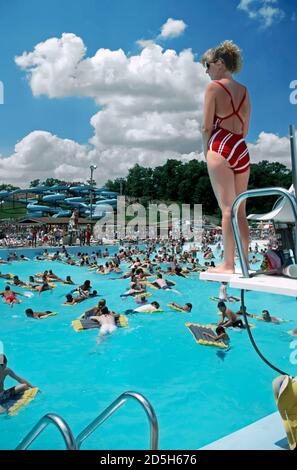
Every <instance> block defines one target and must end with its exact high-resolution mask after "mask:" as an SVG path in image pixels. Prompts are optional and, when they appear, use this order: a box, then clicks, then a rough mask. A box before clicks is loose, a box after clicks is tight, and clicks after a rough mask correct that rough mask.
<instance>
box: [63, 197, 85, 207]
mask: <svg viewBox="0 0 297 470" xmlns="http://www.w3.org/2000/svg"><path fill="white" fill-rule="evenodd" d="M85 202H86V199H85V198H84V197H81V196H78V197H66V198H65V199H64V201H63V203H64V204H69V205H70V206H76V205H78V206H80V205H81V204H82V203H85Z"/></svg>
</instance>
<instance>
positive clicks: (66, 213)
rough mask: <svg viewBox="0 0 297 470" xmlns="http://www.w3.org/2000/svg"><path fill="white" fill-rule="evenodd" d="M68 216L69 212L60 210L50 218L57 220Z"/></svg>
mask: <svg viewBox="0 0 297 470" xmlns="http://www.w3.org/2000/svg"><path fill="white" fill-rule="evenodd" d="M70 215H71V211H66V210H65V211H64V210H60V211H59V212H57V214H54V215H53V216H52V217H53V219H57V218H58V217H70Z"/></svg>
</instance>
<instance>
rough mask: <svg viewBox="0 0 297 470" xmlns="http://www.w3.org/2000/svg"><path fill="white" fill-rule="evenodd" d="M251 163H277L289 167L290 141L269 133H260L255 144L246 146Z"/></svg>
mask: <svg viewBox="0 0 297 470" xmlns="http://www.w3.org/2000/svg"><path fill="white" fill-rule="evenodd" d="M248 147H249V151H250V155H251V160H252V163H259V162H260V161H262V160H268V161H269V162H278V163H282V164H283V165H286V166H288V167H291V153H290V141H289V138H288V137H279V136H278V135H276V134H273V133H269V132H261V133H260V134H259V136H258V139H257V140H256V142H255V143H249V144H248Z"/></svg>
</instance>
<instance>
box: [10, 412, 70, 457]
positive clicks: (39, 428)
mask: <svg viewBox="0 0 297 470" xmlns="http://www.w3.org/2000/svg"><path fill="white" fill-rule="evenodd" d="M49 424H54V425H55V426H56V427H57V428H58V430H59V432H60V433H61V434H62V437H63V439H64V442H65V447H66V449H68V450H76V449H77V446H76V441H75V438H74V436H73V434H72V431H71V429H70V427H69V426H68V424H67V423H66V421H65V420H64V419H63V418H61V416H58V415H56V414H54V413H48V414H46V415H45V416H43V418H41V419H40V420H39V421H38V423H37V424H36V425H35V426H34V428H32V429H31V431H30V432H29V433H28V434H27V436H26V437H24V439H23V440H22V441H21V442H20V444H19V445H18V446H17V448H16V450H26V449H28V447H29V446H30V445H31V444H32V443H33V442H34V441H35V439H37V437H38V436H39V435H40V434H41V433H42V432H43V431H44V430H45V428H47V426H48V425H49Z"/></svg>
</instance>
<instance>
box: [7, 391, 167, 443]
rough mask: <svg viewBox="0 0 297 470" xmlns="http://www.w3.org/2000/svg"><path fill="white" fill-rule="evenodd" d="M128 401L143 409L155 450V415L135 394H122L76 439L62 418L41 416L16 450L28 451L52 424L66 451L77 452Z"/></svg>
mask: <svg viewBox="0 0 297 470" xmlns="http://www.w3.org/2000/svg"><path fill="white" fill-rule="evenodd" d="M129 399H134V400H136V401H137V402H138V403H140V405H141V406H142V408H143V409H144V411H145V413H146V415H147V417H148V420H149V424H150V449H151V450H157V449H158V444H159V426H158V420H157V416H156V413H155V411H154V409H153V407H152V405H151V404H150V402H149V401H148V400H147V399H146V398H145V397H144V396H143V395H141V394H140V393H137V392H124V393H122V394H121V395H120V396H119V397H118V398H117V399H116V400H114V401H113V402H112V403H111V405H109V406H108V407H107V408H106V409H105V410H104V411H103V412H102V413H101V414H100V415H99V416H98V417H97V418H96V419H94V421H92V422H91V423H90V424H89V425H88V426H87V427H86V428H85V429H83V430H82V431H81V433H80V434H79V435H78V436H77V438H76V439H75V438H74V436H73V433H72V431H71V429H70V427H69V426H68V424H67V423H66V421H65V420H64V419H63V418H61V417H60V416H58V415H56V414H54V413H48V414H46V415H45V416H43V418H41V419H40V420H39V421H38V423H37V424H36V425H35V426H34V427H33V428H32V429H31V431H30V432H29V433H28V434H27V435H26V436H25V437H24V439H23V440H22V441H21V442H20V444H19V445H18V446H17V448H16V450H26V449H28V447H29V446H30V445H31V444H32V443H33V442H34V441H35V440H36V439H37V437H38V436H39V435H40V434H41V433H42V432H43V431H44V429H45V428H46V427H47V426H48V425H49V424H54V425H55V426H56V427H57V428H58V430H59V431H60V433H61V434H62V437H63V439H64V442H65V447H66V449H68V450H79V449H80V447H81V445H82V443H83V442H84V441H85V440H86V439H87V438H88V437H89V436H90V435H91V434H93V432H94V431H96V429H97V428H98V427H99V426H100V425H101V424H103V423H104V421H106V420H107V419H108V418H110V416H112V415H113V414H114V413H115V412H116V411H117V410H118V409H119V408H120V407H121V406H122V405H124V403H126V401H127V400H129Z"/></svg>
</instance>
